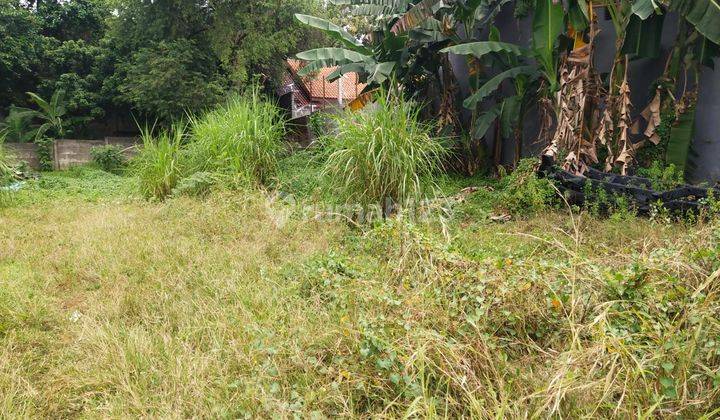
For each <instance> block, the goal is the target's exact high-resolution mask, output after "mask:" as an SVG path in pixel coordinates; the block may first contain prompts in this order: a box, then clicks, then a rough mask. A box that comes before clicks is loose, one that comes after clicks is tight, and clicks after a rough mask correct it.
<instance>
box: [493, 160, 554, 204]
mask: <svg viewBox="0 0 720 420" xmlns="http://www.w3.org/2000/svg"><path fill="white" fill-rule="evenodd" d="M537 163H538V162H537V159H523V160H521V161H520V163H519V164H518V167H517V168H516V169H515V171H513V172H512V173H511V174H510V175H508V176H506V177H505V178H503V180H502V184H503V190H502V192H501V193H500V200H499V203H498V207H501V208H502V209H503V210H505V211H508V212H510V213H512V214H518V215H522V214H528V215H529V214H534V213H537V212H539V211H542V210H545V209H546V208H547V207H548V206H549V205H550V204H552V201H553V198H554V197H555V196H556V194H557V192H556V190H555V188H554V187H553V184H552V182H551V181H550V180H548V179H544V178H538V176H537Z"/></svg>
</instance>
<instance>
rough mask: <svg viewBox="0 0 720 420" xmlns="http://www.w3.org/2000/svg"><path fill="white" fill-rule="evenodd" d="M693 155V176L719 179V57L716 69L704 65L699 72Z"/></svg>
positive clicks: (694, 177)
mask: <svg viewBox="0 0 720 420" xmlns="http://www.w3.org/2000/svg"><path fill="white" fill-rule="evenodd" d="M693 150H694V152H695V153H696V155H695V156H693V157H692V160H693V163H694V164H695V169H694V171H693V173H692V178H693V180H696V181H709V182H711V183H716V182H718V181H720V59H718V58H716V59H715V71H713V70H712V69H709V68H707V67H704V68H703V69H702V73H701V74H700V89H699V96H698V104H697V120H696V121H695V140H694V141H693Z"/></svg>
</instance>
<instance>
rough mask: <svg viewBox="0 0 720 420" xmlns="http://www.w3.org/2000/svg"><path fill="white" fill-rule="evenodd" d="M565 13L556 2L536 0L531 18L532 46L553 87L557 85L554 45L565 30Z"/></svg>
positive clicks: (553, 0)
mask: <svg viewBox="0 0 720 420" xmlns="http://www.w3.org/2000/svg"><path fill="white" fill-rule="evenodd" d="M564 17H565V11H564V10H563V7H562V4H561V3H560V2H556V0H538V1H537V4H536V6H535V16H534V18H533V37H532V46H533V51H534V52H535V55H536V56H537V59H538V61H539V62H540V64H542V66H543V68H544V71H545V75H546V77H547V78H548V80H549V81H550V83H551V84H552V85H553V87H555V86H556V84H557V75H556V74H557V68H556V64H555V57H554V53H555V43H556V42H557V39H558V37H559V36H560V34H562V33H563V31H564V29H565V23H564Z"/></svg>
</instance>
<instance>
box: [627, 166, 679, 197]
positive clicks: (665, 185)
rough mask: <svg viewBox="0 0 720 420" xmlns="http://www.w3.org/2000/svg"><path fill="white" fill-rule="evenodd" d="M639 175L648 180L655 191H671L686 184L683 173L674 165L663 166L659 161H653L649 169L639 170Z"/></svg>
mask: <svg viewBox="0 0 720 420" xmlns="http://www.w3.org/2000/svg"><path fill="white" fill-rule="evenodd" d="M638 175H639V176H642V177H645V178H648V179H649V180H650V181H651V183H652V188H653V189H654V190H655V191H667V190H671V189H673V188H677V187H678V186H680V185H682V184H684V183H685V176H684V174H683V171H681V170H678V169H677V168H675V165H673V164H670V165H668V166H662V164H660V163H659V162H658V161H653V162H652V164H651V165H650V166H649V167H647V168H639V169H638Z"/></svg>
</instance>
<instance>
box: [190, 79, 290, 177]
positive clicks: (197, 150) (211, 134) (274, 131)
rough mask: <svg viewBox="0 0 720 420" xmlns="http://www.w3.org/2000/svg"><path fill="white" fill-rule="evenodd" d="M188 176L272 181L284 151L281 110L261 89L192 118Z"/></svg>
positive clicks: (234, 98)
mask: <svg viewBox="0 0 720 420" xmlns="http://www.w3.org/2000/svg"><path fill="white" fill-rule="evenodd" d="M190 126H191V127H190V129H191V133H192V137H191V141H190V142H189V143H188V144H187V147H186V149H187V150H186V155H187V158H188V168H187V171H188V174H192V173H195V172H216V173H225V174H228V175H232V176H234V177H237V178H239V180H240V181H242V182H244V183H246V184H247V183H250V184H257V183H264V182H267V181H269V180H270V177H271V176H272V175H273V174H274V173H275V170H276V168H277V159H278V156H279V155H280V153H281V152H282V151H283V144H282V140H283V136H284V134H285V127H284V121H283V118H282V114H281V111H280V109H279V108H278V107H277V106H276V105H275V104H273V103H271V102H269V101H268V100H267V99H265V98H264V97H263V96H262V95H261V94H260V92H259V90H258V89H257V88H254V89H251V90H249V91H248V92H246V93H245V94H244V95H242V96H237V97H233V98H231V99H229V100H228V102H227V104H226V105H225V106H223V107H220V108H218V109H215V110H213V111H210V112H208V113H207V114H205V115H203V116H201V117H194V118H192V119H191V124H190Z"/></svg>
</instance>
